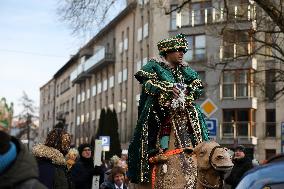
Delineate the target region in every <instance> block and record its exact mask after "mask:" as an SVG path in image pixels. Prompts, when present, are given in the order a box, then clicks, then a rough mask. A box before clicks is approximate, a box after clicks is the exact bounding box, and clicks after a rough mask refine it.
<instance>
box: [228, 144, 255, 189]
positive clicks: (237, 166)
mask: <svg viewBox="0 0 284 189" xmlns="http://www.w3.org/2000/svg"><path fill="white" fill-rule="evenodd" d="M233 163H234V167H233V169H232V171H231V173H230V175H229V176H228V177H227V178H226V179H225V182H226V183H227V184H229V185H231V188H232V189H234V188H236V187H237V185H238V184H239V182H240V181H241V179H242V177H243V175H244V174H245V173H246V172H247V171H248V170H250V169H252V168H253V164H252V161H251V160H250V159H249V158H247V157H246V155H245V147H244V146H242V145H239V146H237V147H236V149H235V153H234V159H233Z"/></svg>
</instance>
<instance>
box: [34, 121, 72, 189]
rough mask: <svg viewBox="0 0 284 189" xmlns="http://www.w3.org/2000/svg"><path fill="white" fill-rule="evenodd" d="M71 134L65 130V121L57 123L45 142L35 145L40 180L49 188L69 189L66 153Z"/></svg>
mask: <svg viewBox="0 0 284 189" xmlns="http://www.w3.org/2000/svg"><path fill="white" fill-rule="evenodd" d="M70 141H71V140H70V135H69V134H68V133H67V132H66V131H65V130H64V123H62V122H59V123H58V124H56V125H55V127H54V129H52V130H51V131H50V132H49V133H48V135H47V138H46V140H45V143H44V144H38V145H35V146H34V147H33V150H32V152H33V155H34V156H35V157H36V159H37V163H38V167H39V180H40V181H41V182H42V183H43V184H44V185H45V186H46V187H48V189H69V186H70V183H69V180H68V177H67V166H66V160H65V157H64V156H65V155H66V154H67V152H68V150H69V148H70Z"/></svg>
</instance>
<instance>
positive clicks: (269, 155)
mask: <svg viewBox="0 0 284 189" xmlns="http://www.w3.org/2000/svg"><path fill="white" fill-rule="evenodd" d="M275 155H276V150H275V149H265V159H270V158H272V157H273V156H275Z"/></svg>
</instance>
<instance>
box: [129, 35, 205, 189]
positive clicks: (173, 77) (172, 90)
mask: <svg viewBox="0 0 284 189" xmlns="http://www.w3.org/2000/svg"><path fill="white" fill-rule="evenodd" d="M157 47H158V50H159V55H160V57H158V58H151V59H150V60H149V61H148V62H147V64H146V65H144V66H143V67H142V68H141V70H139V71H138V72H137V73H136V74H135V78H136V79H137V80H138V81H139V83H140V84H141V85H142V93H141V95H140V101H139V107H138V121H137V125H136V128H135V132H134V136H133V138H132V140H131V142H130V145H129V149H128V174H127V175H128V176H129V178H130V181H131V182H133V183H143V184H147V183H150V182H151V178H152V177H151V169H150V168H149V167H150V165H149V160H153V161H152V163H154V164H157V165H158V164H159V163H161V162H165V161H167V158H166V156H164V155H163V153H164V152H166V151H170V150H174V149H177V148H179V149H186V148H193V147H195V146H196V145H198V144H199V143H201V142H203V141H207V140H209V137H208V130H207V125H206V122H205V119H204V114H203V112H202V110H201V108H200V107H199V106H198V105H197V104H195V103H194V101H195V100H196V99H198V98H199V97H200V96H201V94H202V93H203V84H202V81H201V80H200V78H199V76H198V74H197V72H195V71H194V70H193V69H191V68H190V66H189V63H188V62H185V61H183V57H184V54H185V53H186V52H187V50H188V42H187V40H186V36H185V35H184V34H177V35H176V36H173V37H170V38H167V39H162V40H161V41H159V42H158V44H157ZM170 136H172V137H170ZM171 141H172V142H171ZM173 141H175V142H173ZM180 161H182V160H180ZM179 163H180V164H184V163H183V162H179ZM159 165H160V164H159ZM193 174H194V173H193ZM180 176H181V177H184V178H189V176H188V175H183V174H182V173H181V174H180ZM168 180H169V179H168ZM168 185H172V183H168ZM173 187H174V186H173Z"/></svg>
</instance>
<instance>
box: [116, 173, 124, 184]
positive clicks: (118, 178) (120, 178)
mask: <svg viewBox="0 0 284 189" xmlns="http://www.w3.org/2000/svg"><path fill="white" fill-rule="evenodd" d="M113 180H114V183H115V184H116V185H117V186H121V185H122V183H123V182H124V175H123V174H121V173H117V174H116V175H115V176H114V177H113Z"/></svg>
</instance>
